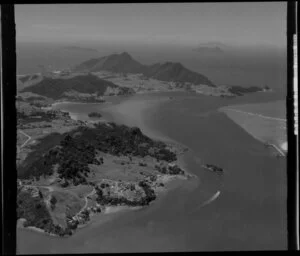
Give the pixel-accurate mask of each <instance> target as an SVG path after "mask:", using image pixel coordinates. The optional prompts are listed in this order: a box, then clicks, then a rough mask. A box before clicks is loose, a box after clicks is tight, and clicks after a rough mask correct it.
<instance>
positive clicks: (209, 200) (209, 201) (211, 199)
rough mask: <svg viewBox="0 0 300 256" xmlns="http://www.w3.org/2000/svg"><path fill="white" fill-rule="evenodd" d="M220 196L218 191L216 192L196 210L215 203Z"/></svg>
mask: <svg viewBox="0 0 300 256" xmlns="http://www.w3.org/2000/svg"><path fill="white" fill-rule="evenodd" d="M220 194H221V192H220V191H217V192H216V193H215V194H214V195H213V196H212V197H211V198H209V199H208V200H207V201H205V202H204V203H202V204H201V205H199V206H198V208H200V207H203V206H205V205H208V204H210V203H212V202H213V201H215V200H216V199H217V198H218V197H219V195H220Z"/></svg>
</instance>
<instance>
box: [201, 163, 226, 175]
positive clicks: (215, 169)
mask: <svg viewBox="0 0 300 256" xmlns="http://www.w3.org/2000/svg"><path fill="white" fill-rule="evenodd" d="M202 167H203V168H205V169H208V170H210V171H213V172H216V173H219V174H223V172H224V170H223V169H222V168H220V167H218V166H216V165H213V164H204V165H202Z"/></svg>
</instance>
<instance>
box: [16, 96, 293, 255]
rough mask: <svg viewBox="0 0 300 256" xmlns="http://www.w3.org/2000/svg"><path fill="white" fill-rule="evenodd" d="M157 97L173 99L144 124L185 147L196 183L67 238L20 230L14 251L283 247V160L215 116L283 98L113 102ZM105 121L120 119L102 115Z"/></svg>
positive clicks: (71, 107) (83, 110)
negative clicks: (214, 169) (213, 169)
mask: <svg viewBox="0 0 300 256" xmlns="http://www.w3.org/2000/svg"><path fill="white" fill-rule="evenodd" d="M159 96H163V97H165V96H167V97H169V96H172V97H173V99H172V100H169V101H165V102H164V103H162V104H159V105H157V107H155V106H153V107H150V108H149V109H148V110H147V111H145V112H144V116H143V119H144V120H143V122H144V125H145V127H147V128H148V129H149V130H152V131H154V132H157V133H159V134H162V135H165V136H166V137H168V138H171V139H172V140H175V141H178V142H179V143H182V144H184V145H185V146H187V147H188V148H189V149H190V150H189V151H188V153H187V154H186V155H185V157H184V160H185V168H186V169H187V170H188V171H189V172H191V173H193V174H195V175H196V176H197V179H191V180H187V181H184V182H182V184H181V185H180V186H176V187H175V188H174V189H172V190H171V191H170V192H169V193H167V194H166V195H164V196H162V197H161V198H159V199H158V200H157V201H155V202H154V203H153V204H152V205H150V206H149V207H146V208H144V209H142V210H139V211H128V212H123V213H117V214H114V215H113V216H112V217H111V218H110V219H109V220H107V221H105V222H104V223H102V222H101V220H100V219H101V217H96V219H95V220H94V221H93V223H92V224H91V225H88V226H87V227H85V228H83V229H81V230H78V231H77V232H76V233H75V234H74V235H73V236H72V237H70V238H55V237H50V236H47V235H43V234H38V233H35V232H32V231H29V230H18V232H17V239H18V252H19V253H92V252H95V253H97V252H98V253H100V252H155V251H160V252H161V251H224V250H225V251H226V250H236V251H240V250H284V249H287V212H286V208H287V205H286V199H287V187H286V185H287V180H286V158H276V157H274V155H273V154H272V152H271V150H272V149H270V148H266V147H265V146H264V145H263V144H262V143H261V142H259V141H257V140H256V139H254V138H253V137H252V136H251V135H249V134H248V133H247V132H246V131H245V130H243V129H242V128H241V127H240V126H238V125H237V124H236V123H234V122H233V121H232V120H230V119H229V118H228V117H227V116H226V115H225V114H224V113H221V112H219V111H218V108H220V107H223V106H229V105H234V104H246V103H263V102H271V101H277V100H283V99H284V95H283V94H282V93H256V94H252V95H248V96H244V97H237V98H235V99H223V98H218V97H208V96H201V95H194V94H188V93H157V94H149V95H135V96H133V97H132V98H130V97H129V98H121V99H120V98H115V103H116V102H118V101H121V102H123V101H132V100H145V99H148V100H149V99H151V98H157V97H159ZM103 106H104V105H103V104H102V105H101V104H99V105H97V104H85V105H82V104H81V105H80V104H61V105H58V106H57V108H61V109H64V110H68V111H70V112H73V113H79V116H81V117H83V119H84V116H85V117H86V115H87V114H88V113H89V112H91V111H95V110H99V111H101V109H102V108H103ZM103 116H104V118H106V119H108V120H111V121H118V120H115V119H114V116H113V115H109V114H108V113H106V112H103ZM130 122H131V123H130V124H131V125H136V123H134V121H132V120H131V121H130ZM127 124H128V125H129V123H127ZM142 131H144V132H146V133H147V130H143V128H142ZM202 163H211V164H215V165H217V166H220V167H222V168H223V169H224V174H223V175H217V174H215V173H212V172H210V171H207V170H205V169H203V168H202V167H201V164H202ZM99 216H100V215H99ZM97 218H99V219H98V220H97Z"/></svg>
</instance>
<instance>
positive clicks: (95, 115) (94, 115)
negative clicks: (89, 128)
mask: <svg viewBox="0 0 300 256" xmlns="http://www.w3.org/2000/svg"><path fill="white" fill-rule="evenodd" d="M88 116H89V117H102V115H101V114H100V113H99V112H91V113H89V114H88Z"/></svg>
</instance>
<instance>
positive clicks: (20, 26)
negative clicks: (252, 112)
mask: <svg viewBox="0 0 300 256" xmlns="http://www.w3.org/2000/svg"><path fill="white" fill-rule="evenodd" d="M15 10H16V30H17V42H31V43H61V44H70V43H71V44H72V45H78V44H79V45H88V44H91V45H93V44H97V43H101V44H111V43H112V44H138V45H143V44H145V45H147V44H148V45H157V46H159V45H161V46H162V45H169V46H186V47H197V45H199V44H202V43H221V44H225V45H229V46H235V47H237V46H239V47H245V46H248V47H249V46H251V47H255V46H259V47H262V46H264V47H266V46H267V47H271V48H281V49H284V48H285V47H286V3H145V4H59V5H57V4H56V5H53V4H52V5H46V4H43V5H41V4H39V5H16V7H15Z"/></svg>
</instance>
